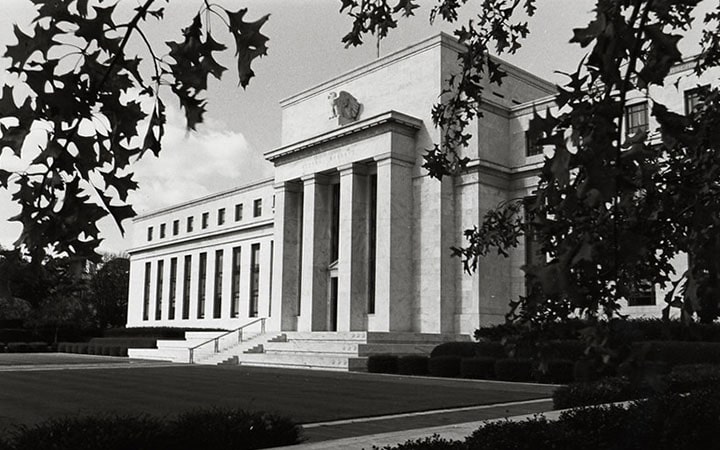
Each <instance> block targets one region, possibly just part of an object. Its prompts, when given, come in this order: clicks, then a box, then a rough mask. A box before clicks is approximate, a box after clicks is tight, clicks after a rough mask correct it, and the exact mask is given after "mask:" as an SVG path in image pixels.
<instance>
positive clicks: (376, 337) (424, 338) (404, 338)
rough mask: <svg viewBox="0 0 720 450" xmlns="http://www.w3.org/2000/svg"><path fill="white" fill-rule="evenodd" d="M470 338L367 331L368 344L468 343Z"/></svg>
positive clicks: (455, 335) (449, 335)
mask: <svg viewBox="0 0 720 450" xmlns="http://www.w3.org/2000/svg"><path fill="white" fill-rule="evenodd" d="M471 340H472V337H471V336H470V335H467V334H431V333H407V332H389V333H386V332H379V331H368V332H367V342H368V343H393V342H396V343H424V344H442V343H443V342H453V341H454V342H468V341H471Z"/></svg>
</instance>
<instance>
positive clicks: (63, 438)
mask: <svg viewBox="0 0 720 450" xmlns="http://www.w3.org/2000/svg"><path fill="white" fill-rule="evenodd" d="M301 432H302V429H301V427H300V426H298V425H296V424H295V423H294V422H292V421H291V420H290V419H288V418H285V417H282V416H277V415H273V414H267V413H259V412H258V413H251V412H246V411H243V410H239V409H212V410H198V411H191V412H187V413H184V414H180V415H179V416H178V417H177V418H175V419H169V420H168V419H158V418H155V417H151V416H148V415H141V416H109V415H108V416H102V415H101V416H97V415H96V416H86V417H68V418H61V419H51V420H48V421H46V422H43V423H40V424H38V425H34V426H20V427H17V428H16V429H15V430H14V431H13V432H11V433H10V434H9V436H7V437H6V438H5V439H4V440H5V443H4V444H3V437H2V436H0V449H2V450H5V449H7V450H44V449H48V450H50V449H52V450H97V449H103V450H130V449H132V450H170V449H185V448H187V449H202V448H211V449H213V450H230V449H233V450H236V449H257V448H269V447H276V446H284V445H291V444H296V443H298V442H300V440H301ZM3 445H4V447H3Z"/></svg>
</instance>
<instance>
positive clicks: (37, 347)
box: [28, 342, 50, 353]
mask: <svg viewBox="0 0 720 450" xmlns="http://www.w3.org/2000/svg"><path fill="white" fill-rule="evenodd" d="M28 346H29V347H30V350H29V351H30V352H33V353H44V352H48V351H49V350H50V346H49V345H48V343H47V342H30V343H29V344H28Z"/></svg>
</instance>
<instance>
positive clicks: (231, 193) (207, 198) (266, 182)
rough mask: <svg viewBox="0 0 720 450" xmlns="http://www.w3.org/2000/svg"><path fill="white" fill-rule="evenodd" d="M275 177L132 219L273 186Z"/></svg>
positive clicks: (147, 217)
mask: <svg viewBox="0 0 720 450" xmlns="http://www.w3.org/2000/svg"><path fill="white" fill-rule="evenodd" d="M274 179H275V177H270V178H263V179H261V180H258V181H254V182H251V183H247V184H243V185H241V186H238V187H234V188H232V189H228V190H225V191H220V192H215V193H213V194H209V195H206V196H204V197H199V198H195V199H192V200H188V201H186V202H183V203H177V204H174V205H172V206H167V207H165V208H161V209H156V210H153V211H150V212H147V213H144V214H139V215H137V216H135V217H134V218H133V219H132V221H133V223H135V222H138V221H140V220H144V219H150V218H152V217H156V216H160V215H163V214H167V213H169V212H173V211H177V210H180V209H184V208H187V207H190V206H193V205H196V204H200V203H205V202H207V201H210V200H216V199H220V198H224V197H230V196H232V195H233V194H237V193H240V192H242V191H249V190H251V189H253V188H257V187H260V186H262V185H265V184H268V185H270V186H272V183H273V180H274Z"/></svg>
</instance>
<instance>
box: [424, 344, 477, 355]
mask: <svg viewBox="0 0 720 450" xmlns="http://www.w3.org/2000/svg"><path fill="white" fill-rule="evenodd" d="M475 346H476V343H475V342H443V343H442V344H440V345H438V346H437V347H435V348H434V349H432V351H431V352H430V357H431V358H435V357H436V356H462V357H464V358H468V357H472V356H475Z"/></svg>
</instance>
